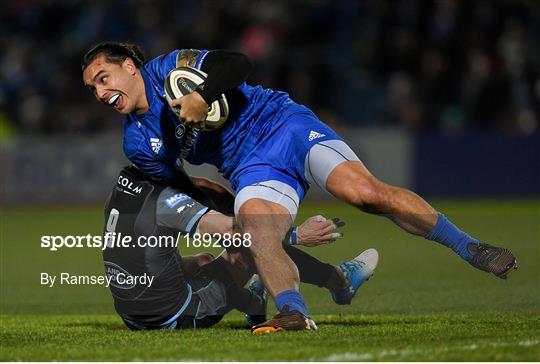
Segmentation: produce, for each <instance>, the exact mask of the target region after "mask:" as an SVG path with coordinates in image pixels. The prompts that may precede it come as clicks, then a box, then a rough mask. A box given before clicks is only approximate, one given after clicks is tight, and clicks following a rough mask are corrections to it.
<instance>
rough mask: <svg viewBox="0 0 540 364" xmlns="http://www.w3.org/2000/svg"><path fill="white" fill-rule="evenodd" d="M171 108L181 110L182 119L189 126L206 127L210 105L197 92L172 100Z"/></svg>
mask: <svg viewBox="0 0 540 364" xmlns="http://www.w3.org/2000/svg"><path fill="white" fill-rule="evenodd" d="M171 106H173V107H179V108H180V114H179V116H180V119H181V120H182V122H183V123H184V124H186V125H187V126H192V127H195V128H202V127H204V122H205V121H206V116H207V115H208V104H207V103H206V101H204V99H203V97H202V96H201V95H200V94H199V93H198V92H197V91H194V92H192V93H190V94H187V95H186V96H182V97H180V98H179V99H174V100H172V102H171Z"/></svg>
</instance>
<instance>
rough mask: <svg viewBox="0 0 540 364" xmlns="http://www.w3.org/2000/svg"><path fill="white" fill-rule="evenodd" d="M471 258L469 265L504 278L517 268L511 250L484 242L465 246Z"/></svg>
mask: <svg viewBox="0 0 540 364" xmlns="http://www.w3.org/2000/svg"><path fill="white" fill-rule="evenodd" d="M467 249H468V250H469V253H471V255H472V259H471V260H470V261H469V263H470V265H472V266H473V267H475V268H478V269H480V270H483V271H484V272H490V273H493V274H494V275H495V276H496V277H499V278H501V279H506V278H507V276H508V273H510V272H511V271H513V270H514V269H517V260H516V257H514V255H513V254H512V252H511V251H510V250H508V249H505V248H498V247H496V246H492V245H489V244H485V243H480V244H469V246H468V247H467Z"/></svg>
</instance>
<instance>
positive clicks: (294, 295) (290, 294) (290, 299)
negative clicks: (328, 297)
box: [274, 289, 309, 317]
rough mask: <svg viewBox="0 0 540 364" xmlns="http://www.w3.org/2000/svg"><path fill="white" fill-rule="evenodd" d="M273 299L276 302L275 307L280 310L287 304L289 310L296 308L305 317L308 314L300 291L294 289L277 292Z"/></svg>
mask: <svg viewBox="0 0 540 364" xmlns="http://www.w3.org/2000/svg"><path fill="white" fill-rule="evenodd" d="M274 301H275V302H276V307H277V309H278V310H279V311H280V312H281V311H282V310H283V309H284V308H285V306H288V307H289V310H291V311H294V310H296V311H298V312H300V313H301V314H302V315H304V316H306V317H308V316H309V314H308V312H307V307H306V304H305V303H304V298H303V297H302V295H301V294H300V292H298V291H295V290H294V289H290V290H288V291H283V292H281V293H279V294H278V295H277V296H276V297H275V299H274Z"/></svg>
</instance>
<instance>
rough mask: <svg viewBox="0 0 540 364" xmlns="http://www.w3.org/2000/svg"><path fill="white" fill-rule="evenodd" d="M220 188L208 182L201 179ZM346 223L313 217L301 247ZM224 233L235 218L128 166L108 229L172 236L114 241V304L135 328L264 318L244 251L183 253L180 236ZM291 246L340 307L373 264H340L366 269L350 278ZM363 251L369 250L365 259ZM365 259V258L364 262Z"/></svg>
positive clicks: (109, 262)
mask: <svg viewBox="0 0 540 364" xmlns="http://www.w3.org/2000/svg"><path fill="white" fill-rule="evenodd" d="M199 185H204V186H205V187H206V189H207V190H210V189H211V188H214V190H215V189H216V184H214V183H212V182H211V181H206V182H204V183H199ZM338 226H342V224H341V222H340V221H339V220H338V219H334V220H326V219H324V218H322V217H321V216H316V217H312V218H310V219H308V220H307V221H306V222H305V223H304V224H302V225H301V226H300V227H298V229H297V230H296V231H295V232H296V235H297V238H296V239H297V242H298V244H300V245H306V246H317V245H320V244H324V243H328V242H331V241H334V240H335V239H336V238H337V237H339V236H340V234H339V233H336V232H335V229H336V228H337V227H338ZM196 231H198V232H200V233H203V234H204V233H216V234H226V233H233V232H234V231H235V227H234V218H232V217H229V216H226V215H224V214H222V213H219V212H217V211H215V210H211V209H209V208H208V207H207V206H205V205H203V204H201V203H200V202H198V201H196V200H194V199H192V198H191V197H190V196H188V195H187V194H185V193H183V192H182V191H181V190H179V189H176V188H171V187H169V186H167V185H165V184H162V183H160V182H156V181H154V180H152V179H150V178H149V177H147V176H146V175H144V174H143V173H142V172H140V171H139V170H138V169H137V168H135V167H133V166H131V167H126V168H124V169H123V170H122V171H121V173H120V175H119V177H118V180H117V183H116V184H115V186H114V188H113V191H112V192H111V195H110V196H109V198H108V201H107V203H106V207H105V232H106V233H117V234H118V233H122V234H123V235H124V236H131V237H133V239H132V241H139V240H141V239H139V238H141V237H142V238H143V239H142V241H146V242H148V241H150V239H149V238H150V237H171V238H172V239H169V240H166V239H163V240H161V241H163V242H166V243H165V244H157V246H156V245H155V244H154V245H150V244H141V245H139V244H133V245H132V246H129V247H122V246H115V245H113V244H110V246H107V248H106V249H105V250H104V251H103V260H104V265H105V271H106V273H107V275H108V276H109V277H111V278H112V282H111V286H110V289H111V292H112V294H113V298H114V305H115V309H116V311H117V312H118V314H119V315H120V316H121V317H122V319H123V320H124V322H125V323H126V325H127V326H128V327H130V328H131V329H160V328H171V329H172V328H193V327H208V326H211V325H213V324H215V323H216V322H218V321H219V320H220V319H221V317H222V316H223V315H224V314H226V313H227V312H229V311H230V310H232V309H238V310H240V311H242V312H245V313H246V314H247V315H248V316H249V320H250V321H249V322H250V323H251V324H257V323H260V322H262V321H264V319H265V311H266V302H265V292H264V290H260V289H258V290H256V289H252V290H251V291H250V290H247V289H244V288H242V286H243V285H244V284H245V282H246V281H247V280H248V279H249V278H250V277H251V276H252V274H253V273H254V269H253V266H254V265H253V263H252V261H251V258H250V255H249V254H246V252H247V251H243V250H242V249H234V248H231V249H229V251H223V252H222V254H221V255H220V256H219V257H218V258H217V259H214V257H213V256H212V255H211V254H209V253H201V254H198V255H196V256H186V257H181V256H180V254H179V253H178V250H177V247H176V245H175V244H170V243H169V242H171V241H173V242H175V241H176V238H177V236H178V234H179V233H180V234H182V235H193V234H194V233H195V232H196ZM286 251H287V252H288V254H289V256H290V257H291V258H292V259H293V261H294V262H295V263H296V264H297V265H298V267H299V270H300V276H301V277H302V280H303V281H304V282H307V283H311V284H315V285H317V286H320V287H325V288H327V289H329V291H330V292H331V294H332V297H333V299H334V301H335V302H336V303H337V304H348V303H350V302H351V299H352V298H353V296H354V294H355V293H356V291H357V290H358V288H359V286H360V285H361V284H362V283H363V282H364V281H365V280H367V279H368V278H369V276H371V274H372V273H373V270H374V268H375V265H376V261H375V263H374V264H373V260H371V261H369V262H367V263H368V264H367V265H366V262H364V261H360V260H359V258H358V257H357V258H355V259H353V260H352V261H350V262H344V263H342V264H357V265H358V266H362V267H361V268H362V269H359V270H358V274H356V275H354V276H345V275H344V274H343V270H342V269H341V268H340V267H337V266H333V265H330V264H326V263H323V262H320V261H319V260H317V259H315V258H313V257H311V256H310V255H309V254H307V253H305V252H303V251H301V250H299V249H296V248H294V247H292V246H290V245H288V246H287V247H286ZM365 256H366V255H365V254H364V256H363V257H365ZM364 260H365V259H364ZM135 276H151V277H152V278H153V281H152V284H151V285H145V284H143V283H126V282H127V280H126V279H125V278H126V277H135Z"/></svg>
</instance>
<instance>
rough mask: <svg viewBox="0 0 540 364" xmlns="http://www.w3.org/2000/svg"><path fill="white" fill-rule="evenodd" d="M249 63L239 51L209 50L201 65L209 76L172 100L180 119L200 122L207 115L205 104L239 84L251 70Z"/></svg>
mask: <svg viewBox="0 0 540 364" xmlns="http://www.w3.org/2000/svg"><path fill="white" fill-rule="evenodd" d="M251 68H252V66H251V63H250V61H249V59H248V58H247V56H245V55H243V54H242V53H237V52H231V51H225V50H213V51H209V52H208V53H207V54H206V56H205V58H204V61H203V62H202V65H201V70H202V71H204V72H205V73H206V74H207V75H208V76H207V77H206V80H205V81H204V82H203V83H202V84H200V85H199V86H198V87H197V88H196V89H195V90H194V91H193V92H192V93H190V94H188V95H186V96H184V97H181V98H179V99H176V100H173V101H172V103H171V105H172V106H180V118H181V119H182V120H183V122H184V123H186V124H188V125H189V124H194V125H200V124H202V123H203V122H204V120H205V119H206V116H207V114H208V105H210V104H211V103H212V102H214V101H215V100H217V99H218V97H219V95H221V94H222V93H225V92H227V91H230V90H232V89H234V88H235V87H238V86H239V85H240V84H242V83H243V82H244V81H245V80H246V79H247V77H248V76H249V73H250V72H251Z"/></svg>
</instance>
